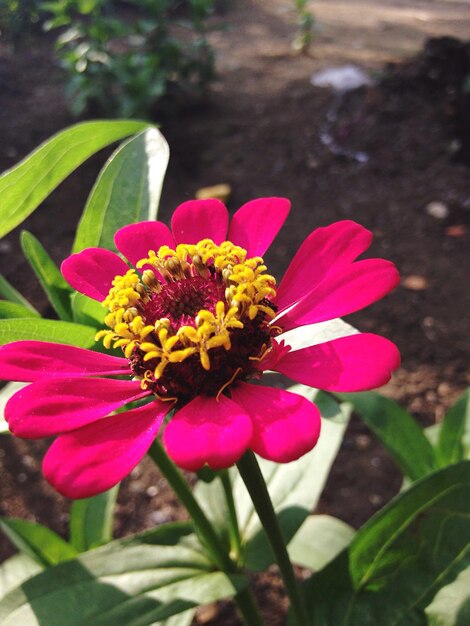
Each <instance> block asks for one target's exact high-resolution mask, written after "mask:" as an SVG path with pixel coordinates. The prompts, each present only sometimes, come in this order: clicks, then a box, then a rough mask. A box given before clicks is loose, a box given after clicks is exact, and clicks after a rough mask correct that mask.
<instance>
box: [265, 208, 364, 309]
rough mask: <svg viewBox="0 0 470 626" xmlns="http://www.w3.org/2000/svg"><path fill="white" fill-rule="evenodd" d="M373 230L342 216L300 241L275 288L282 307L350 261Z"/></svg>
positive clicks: (357, 254) (354, 257)
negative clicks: (341, 219) (342, 218)
mask: <svg viewBox="0 0 470 626" xmlns="http://www.w3.org/2000/svg"><path fill="white" fill-rule="evenodd" d="M371 241H372V233H371V232H370V231H369V230H367V229H365V228H364V227H363V226H360V225H359V224H356V222H352V221H350V220H344V221H341V222H336V223H334V224H330V226H325V227H324V228H317V229H316V230H314V231H313V233H311V234H310V235H309V236H308V237H307V239H305V241H304V242H303V243H302V245H301V246H300V248H299V249H298V251H297V253H296V254H295V256H294V258H293V259H292V262H291V264H290V265H289V267H288V268H287V271H286V273H285V275H284V278H283V279H282V281H281V284H280V285H279V287H278V289H277V297H276V304H277V305H278V306H279V307H280V308H281V309H284V308H286V307H288V306H290V305H291V304H293V303H294V302H296V301H297V300H298V299H299V298H301V297H302V296H304V295H305V294H307V293H308V292H309V291H311V290H312V289H314V288H315V286H316V285H318V284H319V283H320V282H321V281H322V280H323V279H324V278H325V276H326V275H327V274H330V273H334V272H336V271H337V269H338V268H339V267H342V266H345V265H349V264H350V263H352V262H353V261H354V260H355V259H356V258H357V257H358V256H359V255H360V254H362V253H363V252H364V251H365V250H367V248H368V247H369V246H370V244H371Z"/></svg>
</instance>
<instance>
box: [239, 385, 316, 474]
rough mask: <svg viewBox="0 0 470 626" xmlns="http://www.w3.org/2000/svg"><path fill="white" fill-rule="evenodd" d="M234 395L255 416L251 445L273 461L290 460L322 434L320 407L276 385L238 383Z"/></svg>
mask: <svg viewBox="0 0 470 626" xmlns="http://www.w3.org/2000/svg"><path fill="white" fill-rule="evenodd" d="M232 398H233V399H234V400H235V402H236V403H237V404H239V405H240V406H241V407H243V408H244V409H245V410H246V412H247V413H249V415H250V417H251V419H252V420H253V437H252V440H251V443H250V448H251V449H252V450H253V451H254V452H256V453H257V454H259V455H260V456H262V457H263V458H265V459H268V460H270V461H276V462H278V463H289V462H290V461H295V459H298V458H299V457H301V456H302V455H303V454H306V453H307V452H309V451H310V450H311V449H312V448H313V447H314V445H315V444H316V443H317V440H318V437H319V435H320V427H321V418H320V412H319V411H318V409H317V407H316V406H315V405H314V404H312V403H311V402H309V401H308V400H307V399H306V398H303V397H302V396H299V395H297V394H296V393H291V392H289V391H284V390H283V389H275V388H274V387H262V386H260V385H249V384H247V383H239V384H237V385H236V386H235V387H234V388H233V389H232Z"/></svg>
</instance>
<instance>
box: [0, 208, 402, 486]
mask: <svg viewBox="0 0 470 626" xmlns="http://www.w3.org/2000/svg"><path fill="white" fill-rule="evenodd" d="M289 206H290V205H289V202H288V201H287V200H285V199H282V198H261V199H258V200H253V201H251V202H248V203H247V204H245V205H244V206H242V207H241V208H240V209H239V210H238V211H237V212H236V213H235V215H234V216H233V219H232V221H231V223H230V225H229V216H228V212H227V209H226V207H225V206H224V205H223V204H222V203H221V202H219V201H217V200H201V201H189V202H185V203H184V204H182V205H180V206H179V207H178V208H177V209H176V211H175V212H174V214H173V217H172V220H171V231H170V229H169V228H168V227H167V226H165V225H164V224H163V223H161V222H157V221H153V222H142V223H138V224H131V225H130V226H126V227H124V228H122V229H121V230H119V231H118V232H117V233H116V236H115V244H116V247H117V249H118V250H119V252H120V253H121V255H122V256H123V257H125V258H126V259H127V260H128V262H126V261H124V260H123V258H122V257H121V256H119V255H118V254H116V253H114V252H111V251H109V250H104V249H101V248H88V249H86V250H83V252H80V253H78V254H74V255H72V256H70V257H69V258H68V259H66V260H65V261H64V263H63V264H62V273H63V275H64V276H65V278H66V279H67V281H68V282H69V283H70V285H71V286H72V287H74V288H75V289H77V290H78V291H80V292H81V293H83V294H85V295H87V296H89V297H91V298H94V299H95V300H98V301H99V302H102V303H103V305H104V306H105V307H106V309H107V310H108V313H107V314H106V316H105V317H104V322H105V324H106V326H107V329H106V330H102V331H100V332H99V333H98V335H97V340H102V341H103V343H104V346H105V347H106V348H108V349H111V348H114V349H120V351H122V353H123V356H114V355H111V354H106V353H99V352H94V351H90V350H83V349H81V348H76V347H72V346H66V345H60V344H54V343H47V342H38V341H19V342H15V343H11V344H8V345H6V346H4V347H2V348H0V367H1V372H2V376H3V378H5V379H8V380H17V381H26V382H31V383H32V384H31V385H28V386H26V387H25V388H24V389H22V390H20V391H19V392H17V393H16V394H15V395H14V396H12V398H11V399H10V400H9V402H8V404H7V407H6V410H5V416H6V419H7V420H8V423H9V426H10V429H11V431H12V432H13V433H14V434H15V435H18V436H20V437H26V438H39V437H48V436H51V435H58V436H57V438H56V440H55V441H54V442H53V444H52V445H51V447H50V448H49V450H48V452H47V454H46V456H45V458H44V463H43V471H44V474H45V476H46V478H47V480H48V481H49V482H50V483H51V484H52V485H53V486H54V487H55V488H56V489H57V490H58V491H59V492H61V493H62V494H64V495H66V496H68V497H72V498H83V497H87V496H91V495H93V494H96V493H99V492H101V491H104V490H106V489H108V488H110V487H111V486H112V485H115V484H116V483H117V482H119V481H120V480H121V479H122V478H123V477H125V476H126V475H127V474H128V473H129V472H130V471H131V470H132V469H133V468H134V467H135V466H136V464H137V463H138V462H139V461H140V460H141V458H142V457H143V456H144V454H145V453H146V452H147V450H148V449H149V447H150V445H151V443H152V441H153V440H154V438H155V437H156V436H157V434H158V432H159V430H160V427H161V426H162V423H163V421H164V419H165V416H167V415H168V414H170V415H171V416H170V417H169V420H168V421H167V423H166V425H165V427H164V432H163V442H164V445H165V447H166V450H167V452H168V454H169V456H170V457H171V458H172V459H173V460H174V462H175V463H176V464H177V465H179V466H180V467H182V468H184V469H187V470H193V471H194V470H198V469H200V468H202V467H203V466H204V465H206V464H207V465H208V466H209V467H211V468H213V469H221V468H225V467H229V466H230V465H232V464H233V463H235V462H236V461H237V460H238V459H240V457H241V456H242V455H243V454H244V452H245V451H246V450H247V449H251V450H253V451H254V452H256V453H257V454H259V455H260V456H262V457H264V458H266V459H270V460H272V461H277V462H281V463H285V462H289V461H292V460H294V459H297V458H299V457H300V456H301V455H303V454H305V453H306V452H308V451H309V450H311V449H312V448H313V446H314V445H315V443H316V441H317V439H318V436H319V432H320V421H321V420H320V415H319V411H318V409H317V408H316V407H315V405H314V404H313V403H311V402H310V401H308V400H307V399H306V398H304V397H303V396H300V395H297V394H295V393H291V392H289V391H285V390H283V389H277V388H272V387H268V386H263V385H261V384H259V383H258V382H256V381H257V380H258V379H260V378H261V377H262V375H263V372H264V371H266V370H274V371H277V372H280V373H282V374H284V375H286V376H288V377H289V378H292V379H293V380H295V381H297V382H300V383H304V384H306V385H310V386H312V387H316V388H320V389H324V390H330V391H357V390H364V389H370V388H373V387H377V386H379V385H382V384H384V383H385V382H387V381H388V380H389V378H390V373H391V371H392V370H394V369H395V368H396V367H397V366H398V363H399V355H398V351H397V349H396V347H395V346H394V344H392V343H391V342H390V341H388V340H387V339H384V338H382V337H379V336H377V335H373V334H369V333H363V334H361V333H357V334H349V335H348V336H343V337H339V338H335V339H332V340H330V341H324V342H323V343H318V340H317V341H316V342H315V339H314V336H313V335H312V334H311V328H312V327H311V326H310V325H312V324H317V323H320V322H324V321H326V320H332V319H335V318H338V317H340V316H343V315H346V314H348V313H353V312H354V311H357V310H359V309H362V308H363V307H365V306H367V305H369V304H371V303H372V302H375V301H376V300H378V299H379V298H381V297H382V296H384V295H385V294H386V293H388V292H389V291H390V290H391V289H393V288H394V287H395V286H396V285H397V283H398V273H397V271H396V269H395V267H394V266H393V264H392V263H390V262H388V261H385V260H382V259H367V260H361V261H356V258H357V257H358V256H359V255H360V254H361V253H362V252H364V250H366V249H367V248H368V247H369V245H370V242H371V239H372V235H371V233H370V232H369V231H368V230H366V229H365V228H363V227H362V226H360V225H358V224H356V223H354V222H352V221H342V222H337V223H335V224H332V225H331V226H327V227H325V228H319V229H317V230H315V231H314V232H312V233H311V234H310V235H309V236H308V237H307V239H306V240H305V241H304V243H303V244H302V245H301V247H300V249H299V250H298V252H297V254H296V255H295V256H294V259H293V261H292V263H291V264H290V266H289V268H288V270H287V272H286V274H285V276H284V278H283V280H282V281H281V283H280V285H279V287H277V286H276V281H275V279H274V278H273V277H272V276H271V275H269V274H268V273H267V268H266V266H265V265H264V262H263V259H262V255H263V254H264V253H265V251H266V250H267V248H268V247H269V245H270V244H271V242H272V241H273V239H274V237H275V236H276V234H277V232H278V231H279V229H280V227H281V226H282V224H283V222H284V220H285V219H286V217H287V214H288V211H289ZM307 325H308V327H307V328H306V329H305V337H306V339H307V347H300V348H298V349H295V346H294V348H292V347H291V345H290V344H289V337H290V336H291V335H292V333H290V334H289V332H288V331H291V330H292V329H296V328H298V327H301V326H307ZM284 333H287V334H286V335H285V334H284ZM309 337H311V344H312V345H308V339H309ZM304 343H305V341H304ZM253 380H254V381H255V384H253V382H251V381H253ZM129 403H136V404H135V405H134V406H133V407H132V408H129V407H127V406H126V408H125V410H124V411H122V412H117V413H116V411H119V410H120V409H122V408H123V407H124V406H125V405H128V404H129Z"/></svg>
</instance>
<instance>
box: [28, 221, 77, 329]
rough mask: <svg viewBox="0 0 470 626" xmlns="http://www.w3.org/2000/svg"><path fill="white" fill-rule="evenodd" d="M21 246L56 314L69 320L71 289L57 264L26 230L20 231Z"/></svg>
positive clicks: (70, 315) (70, 313)
mask: <svg viewBox="0 0 470 626" xmlns="http://www.w3.org/2000/svg"><path fill="white" fill-rule="evenodd" d="M21 247H22V249H23V252H24V255H25V257H26V258H27V260H28V261H29V263H30V265H31V267H32V268H33V271H34V273H35V274H36V276H37V277H38V279H39V282H40V283H41V286H42V288H43V289H44V291H45V293H46V295H47V297H48V298H49V302H50V303H51V304H52V306H53V307H54V310H55V312H56V313H57V315H58V316H59V317H60V319H62V320H65V321H66V322H69V321H71V320H72V311H71V307H70V295H71V293H72V290H71V288H70V286H69V285H68V283H67V282H66V280H65V278H64V277H63V276H62V274H61V273H60V270H59V268H58V267H57V265H56V264H55V263H54V261H53V260H52V259H51V257H50V256H49V255H48V254H47V252H46V250H45V249H44V247H43V246H42V245H41V243H40V242H39V241H38V240H37V239H36V237H34V235H32V234H31V233H29V232H28V231H26V230H23V231H22V233H21Z"/></svg>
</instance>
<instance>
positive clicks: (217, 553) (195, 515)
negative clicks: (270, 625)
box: [148, 439, 263, 626]
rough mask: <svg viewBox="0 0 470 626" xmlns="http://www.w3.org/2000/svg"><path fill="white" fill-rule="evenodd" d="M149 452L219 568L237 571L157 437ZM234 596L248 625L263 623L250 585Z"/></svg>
mask: <svg viewBox="0 0 470 626" xmlns="http://www.w3.org/2000/svg"><path fill="white" fill-rule="evenodd" d="M148 453H149V456H150V457H151V459H152V460H153V462H154V463H155V465H156V466H157V467H158V468H159V470H160V471H161V473H162V474H163V475H164V476H165V478H166V479H167V481H168V483H169V484H170V486H171V487H172V488H173V490H174V492H175V493H176V495H177V496H178V497H179V499H180V500H181V502H182V503H183V505H184V506H185V507H186V510H187V511H188V513H189V514H190V516H191V518H192V521H193V524H194V526H195V528H196V530H197V532H198V534H199V537H200V538H201V540H202V541H203V543H204V545H205V546H206V547H207V549H208V550H209V551H210V554H211V555H212V558H213V559H214V562H215V563H216V565H217V566H218V568H219V569H220V570H221V571H223V572H226V573H236V572H237V571H238V568H237V565H236V564H235V563H234V562H233V561H232V559H231V558H230V556H229V555H228V554H227V553H226V551H225V550H224V548H223V546H222V544H221V542H220V539H219V537H218V536H217V534H216V532H215V530H214V528H213V526H212V524H211V523H210V522H209V520H208V519H207V517H206V515H205V513H204V511H203V510H202V509H201V507H200V506H199V504H198V502H197V500H196V498H195V497H194V496H193V493H192V491H191V489H190V488H189V486H188V483H187V482H186V480H185V479H184V477H183V475H182V474H181V472H180V471H179V470H178V468H177V467H176V465H175V464H174V463H173V461H171V459H170V458H169V457H168V455H167V453H166V452H165V450H164V449H163V446H162V445H161V444H160V442H159V441H158V440H157V439H155V441H154V442H153V443H152V445H151V446H150V450H149V452H148ZM232 502H233V500H232ZM234 599H235V602H236V603H237V606H238V609H239V611H240V613H241V614H242V616H243V619H244V621H245V623H246V624H247V626H263V621H262V619H261V616H260V614H259V611H258V607H257V605H256V602H255V600H254V598H253V595H252V593H251V591H250V589H248V588H246V589H242V590H241V591H239V592H238V593H237V595H236V596H235V598H234Z"/></svg>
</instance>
